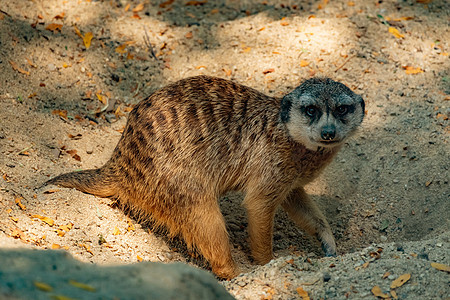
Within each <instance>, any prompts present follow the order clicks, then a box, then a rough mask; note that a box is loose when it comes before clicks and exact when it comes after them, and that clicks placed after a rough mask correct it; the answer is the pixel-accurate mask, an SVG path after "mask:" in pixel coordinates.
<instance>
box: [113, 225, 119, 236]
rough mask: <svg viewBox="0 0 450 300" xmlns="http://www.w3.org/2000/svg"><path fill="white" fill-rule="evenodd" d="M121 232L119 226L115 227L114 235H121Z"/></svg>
mask: <svg viewBox="0 0 450 300" xmlns="http://www.w3.org/2000/svg"><path fill="white" fill-rule="evenodd" d="M119 234H120V230H119V228H117V227H114V231H113V235H119Z"/></svg>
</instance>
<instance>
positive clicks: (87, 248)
mask: <svg viewBox="0 0 450 300" xmlns="http://www.w3.org/2000/svg"><path fill="white" fill-rule="evenodd" d="M78 246H80V247H83V248H84V249H86V251H87V252H89V253H90V254H91V255H94V253H93V252H92V250H91V247H89V246H88V245H86V244H79V245H78Z"/></svg>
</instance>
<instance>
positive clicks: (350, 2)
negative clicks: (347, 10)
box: [347, 1, 355, 6]
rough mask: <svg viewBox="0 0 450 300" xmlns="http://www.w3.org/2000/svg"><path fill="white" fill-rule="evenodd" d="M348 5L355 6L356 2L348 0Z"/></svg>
mask: <svg viewBox="0 0 450 300" xmlns="http://www.w3.org/2000/svg"><path fill="white" fill-rule="evenodd" d="M347 5H348V6H355V2H352V1H349V2H347Z"/></svg>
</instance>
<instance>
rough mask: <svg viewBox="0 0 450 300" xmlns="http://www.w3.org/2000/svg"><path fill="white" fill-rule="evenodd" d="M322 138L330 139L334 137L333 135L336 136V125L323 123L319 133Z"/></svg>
mask: <svg viewBox="0 0 450 300" xmlns="http://www.w3.org/2000/svg"><path fill="white" fill-rule="evenodd" d="M320 135H321V137H322V139H324V140H327V141H330V140H332V139H334V137H335V136H336V126H334V125H332V124H330V125H325V126H324V127H323V128H322V132H321V133H320Z"/></svg>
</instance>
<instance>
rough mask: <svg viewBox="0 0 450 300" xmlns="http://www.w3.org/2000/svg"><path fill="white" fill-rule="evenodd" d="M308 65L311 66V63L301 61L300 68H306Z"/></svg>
mask: <svg viewBox="0 0 450 300" xmlns="http://www.w3.org/2000/svg"><path fill="white" fill-rule="evenodd" d="M307 65H309V62H307V61H306V60H301V61H300V67H306V66H307Z"/></svg>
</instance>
